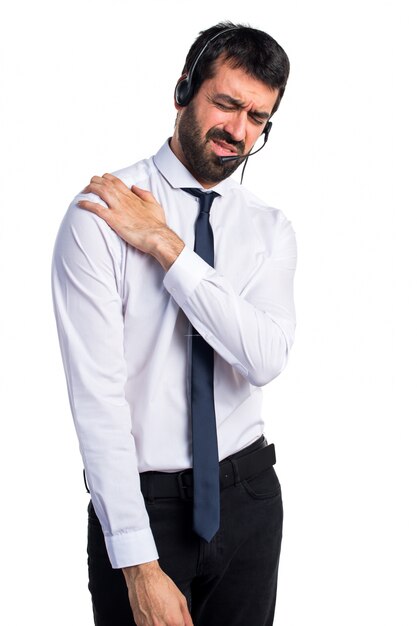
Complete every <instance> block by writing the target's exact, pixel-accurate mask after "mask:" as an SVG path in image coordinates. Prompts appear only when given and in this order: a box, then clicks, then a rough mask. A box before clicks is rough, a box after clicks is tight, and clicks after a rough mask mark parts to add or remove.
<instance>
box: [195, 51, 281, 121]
mask: <svg viewBox="0 0 417 626" xmlns="http://www.w3.org/2000/svg"><path fill="white" fill-rule="evenodd" d="M203 85H204V87H205V89H206V90H207V91H208V92H209V93H210V94H211V95H214V94H216V93H218V94H220V93H221V94H225V95H228V96H230V97H232V98H234V99H236V100H240V101H241V102H242V104H243V106H245V107H248V108H251V109H257V110H259V111H266V112H268V113H270V112H271V111H272V109H273V108H274V105H275V102H276V100H277V98H278V89H274V88H272V87H270V86H269V85H266V84H265V83H263V82H262V81H260V80H258V79H256V78H254V77H253V76H250V75H249V74H248V73H247V72H245V71H244V70H243V69H242V68H234V67H232V66H231V65H230V63H228V62H227V61H224V60H221V59H219V60H218V61H217V62H216V64H215V66H214V75H213V77H212V78H209V79H207V80H205V81H204V83H203Z"/></svg>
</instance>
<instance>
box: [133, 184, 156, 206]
mask: <svg viewBox="0 0 417 626" xmlns="http://www.w3.org/2000/svg"><path fill="white" fill-rule="evenodd" d="M131 189H132V191H133V193H134V194H135V195H136V196H138V197H139V198H140V199H141V200H147V201H148V202H155V198H154V196H153V194H152V193H151V192H150V191H147V190H146V189H141V188H140V187H136V185H132V187H131Z"/></svg>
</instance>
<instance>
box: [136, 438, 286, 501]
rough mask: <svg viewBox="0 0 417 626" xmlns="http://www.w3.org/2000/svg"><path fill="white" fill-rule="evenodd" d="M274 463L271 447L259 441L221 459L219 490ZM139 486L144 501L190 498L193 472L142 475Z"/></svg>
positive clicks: (273, 452) (145, 473)
mask: <svg viewBox="0 0 417 626" xmlns="http://www.w3.org/2000/svg"><path fill="white" fill-rule="evenodd" d="M275 462H276V458H275V446H274V444H273V443H271V444H269V445H268V443H267V441H266V439H265V438H264V437H261V438H260V439H258V440H257V441H255V443H253V444H251V445H250V446H248V447H247V448H245V449H244V450H241V451H240V452H238V453H236V454H232V455H231V456H229V457H227V458H226V459H223V461H221V462H220V464H219V475H220V489H226V488H227V487H231V486H232V485H236V484H237V483H240V482H241V481H242V480H247V479H248V478H251V477H252V476H256V475H257V474H260V473H261V472H263V471H265V470H267V469H268V468H270V467H272V465H274V464H275ZM140 486H141V491H142V494H143V496H144V498H148V499H152V498H182V499H187V498H192V495H193V472H192V470H191V469H187V470H184V471H182V472H173V473H171V472H142V473H141V474H140Z"/></svg>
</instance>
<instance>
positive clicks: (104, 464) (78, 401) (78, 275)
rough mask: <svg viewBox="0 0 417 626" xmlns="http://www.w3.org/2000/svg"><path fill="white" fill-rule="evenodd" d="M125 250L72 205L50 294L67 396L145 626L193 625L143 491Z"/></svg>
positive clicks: (99, 506) (102, 513) (113, 552)
mask: <svg viewBox="0 0 417 626" xmlns="http://www.w3.org/2000/svg"><path fill="white" fill-rule="evenodd" d="M122 245H123V244H122V242H121V240H120V239H119V237H117V235H116V234H115V233H114V232H113V231H112V230H111V229H109V228H108V226H107V225H106V224H105V222H104V221H103V220H100V219H98V218H97V217H96V216H95V215H93V214H90V213H88V212H86V211H81V210H80V209H78V208H77V207H71V208H70V210H69V211H68V213H67V215H66V216H65V218H64V220H63V223H62V225H61V228H60V231H59V233H58V237H57V241H56V245H55V249H54V255H53V263H52V291H53V300H54V309H55V315H56V322H57V328H58V335H59V341H60V347H61V352H62V358H63V362H64V369H65V374H66V378H67V386H68V394H69V399H70V404H71V409H72V414H73V418H74V423H75V426H76V430H77V435H78V438H79V443H80V450H81V454H82V457H83V462H84V467H85V470H86V474H87V479H88V483H89V487H90V491H91V497H92V500H93V505H94V509H95V511H96V513H97V515H98V517H99V519H100V523H101V526H102V528H103V533H104V535H105V540H106V546H107V550H108V553H109V557H110V560H111V563H112V566H113V567H116V568H123V573H124V575H125V579H126V584H127V587H128V592H129V598H130V602H131V606H132V611H133V615H134V618H135V622H136V624H137V626H151V625H152V624H154V623H156V620H158V623H160V624H161V626H172V625H173V624H181V625H184V626H192V621H191V617H190V615H189V612H188V608H187V603H186V600H185V598H184V596H183V594H182V593H181V592H180V591H179V589H178V588H177V587H176V586H175V584H174V583H173V581H172V580H171V579H170V578H169V577H168V576H167V575H166V574H165V573H164V572H163V571H162V570H161V568H160V567H159V564H158V562H157V558H158V553H157V550H156V546H155V543H154V539H153V536H152V532H151V530H150V527H149V519H148V515H147V512H146V508H145V504H144V502H143V498H142V495H141V492H140V484H139V475H138V470H137V462H136V451H135V446H134V441H133V437H132V435H131V417H130V410H129V406H128V404H127V401H126V398H125V396H124V385H125V381H126V365H125V361H124V351H123V313H122V301H121V297H120V294H119V288H118V287H119V285H120V279H121V276H120V265H121V263H120V261H121V255H122Z"/></svg>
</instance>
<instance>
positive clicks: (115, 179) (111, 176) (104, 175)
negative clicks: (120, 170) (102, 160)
mask: <svg viewBox="0 0 417 626" xmlns="http://www.w3.org/2000/svg"><path fill="white" fill-rule="evenodd" d="M103 178H107V180H114V181H120V178H117V176H113V174H108V173H107V172H106V173H105V174H103ZM120 182H121V181H120Z"/></svg>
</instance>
